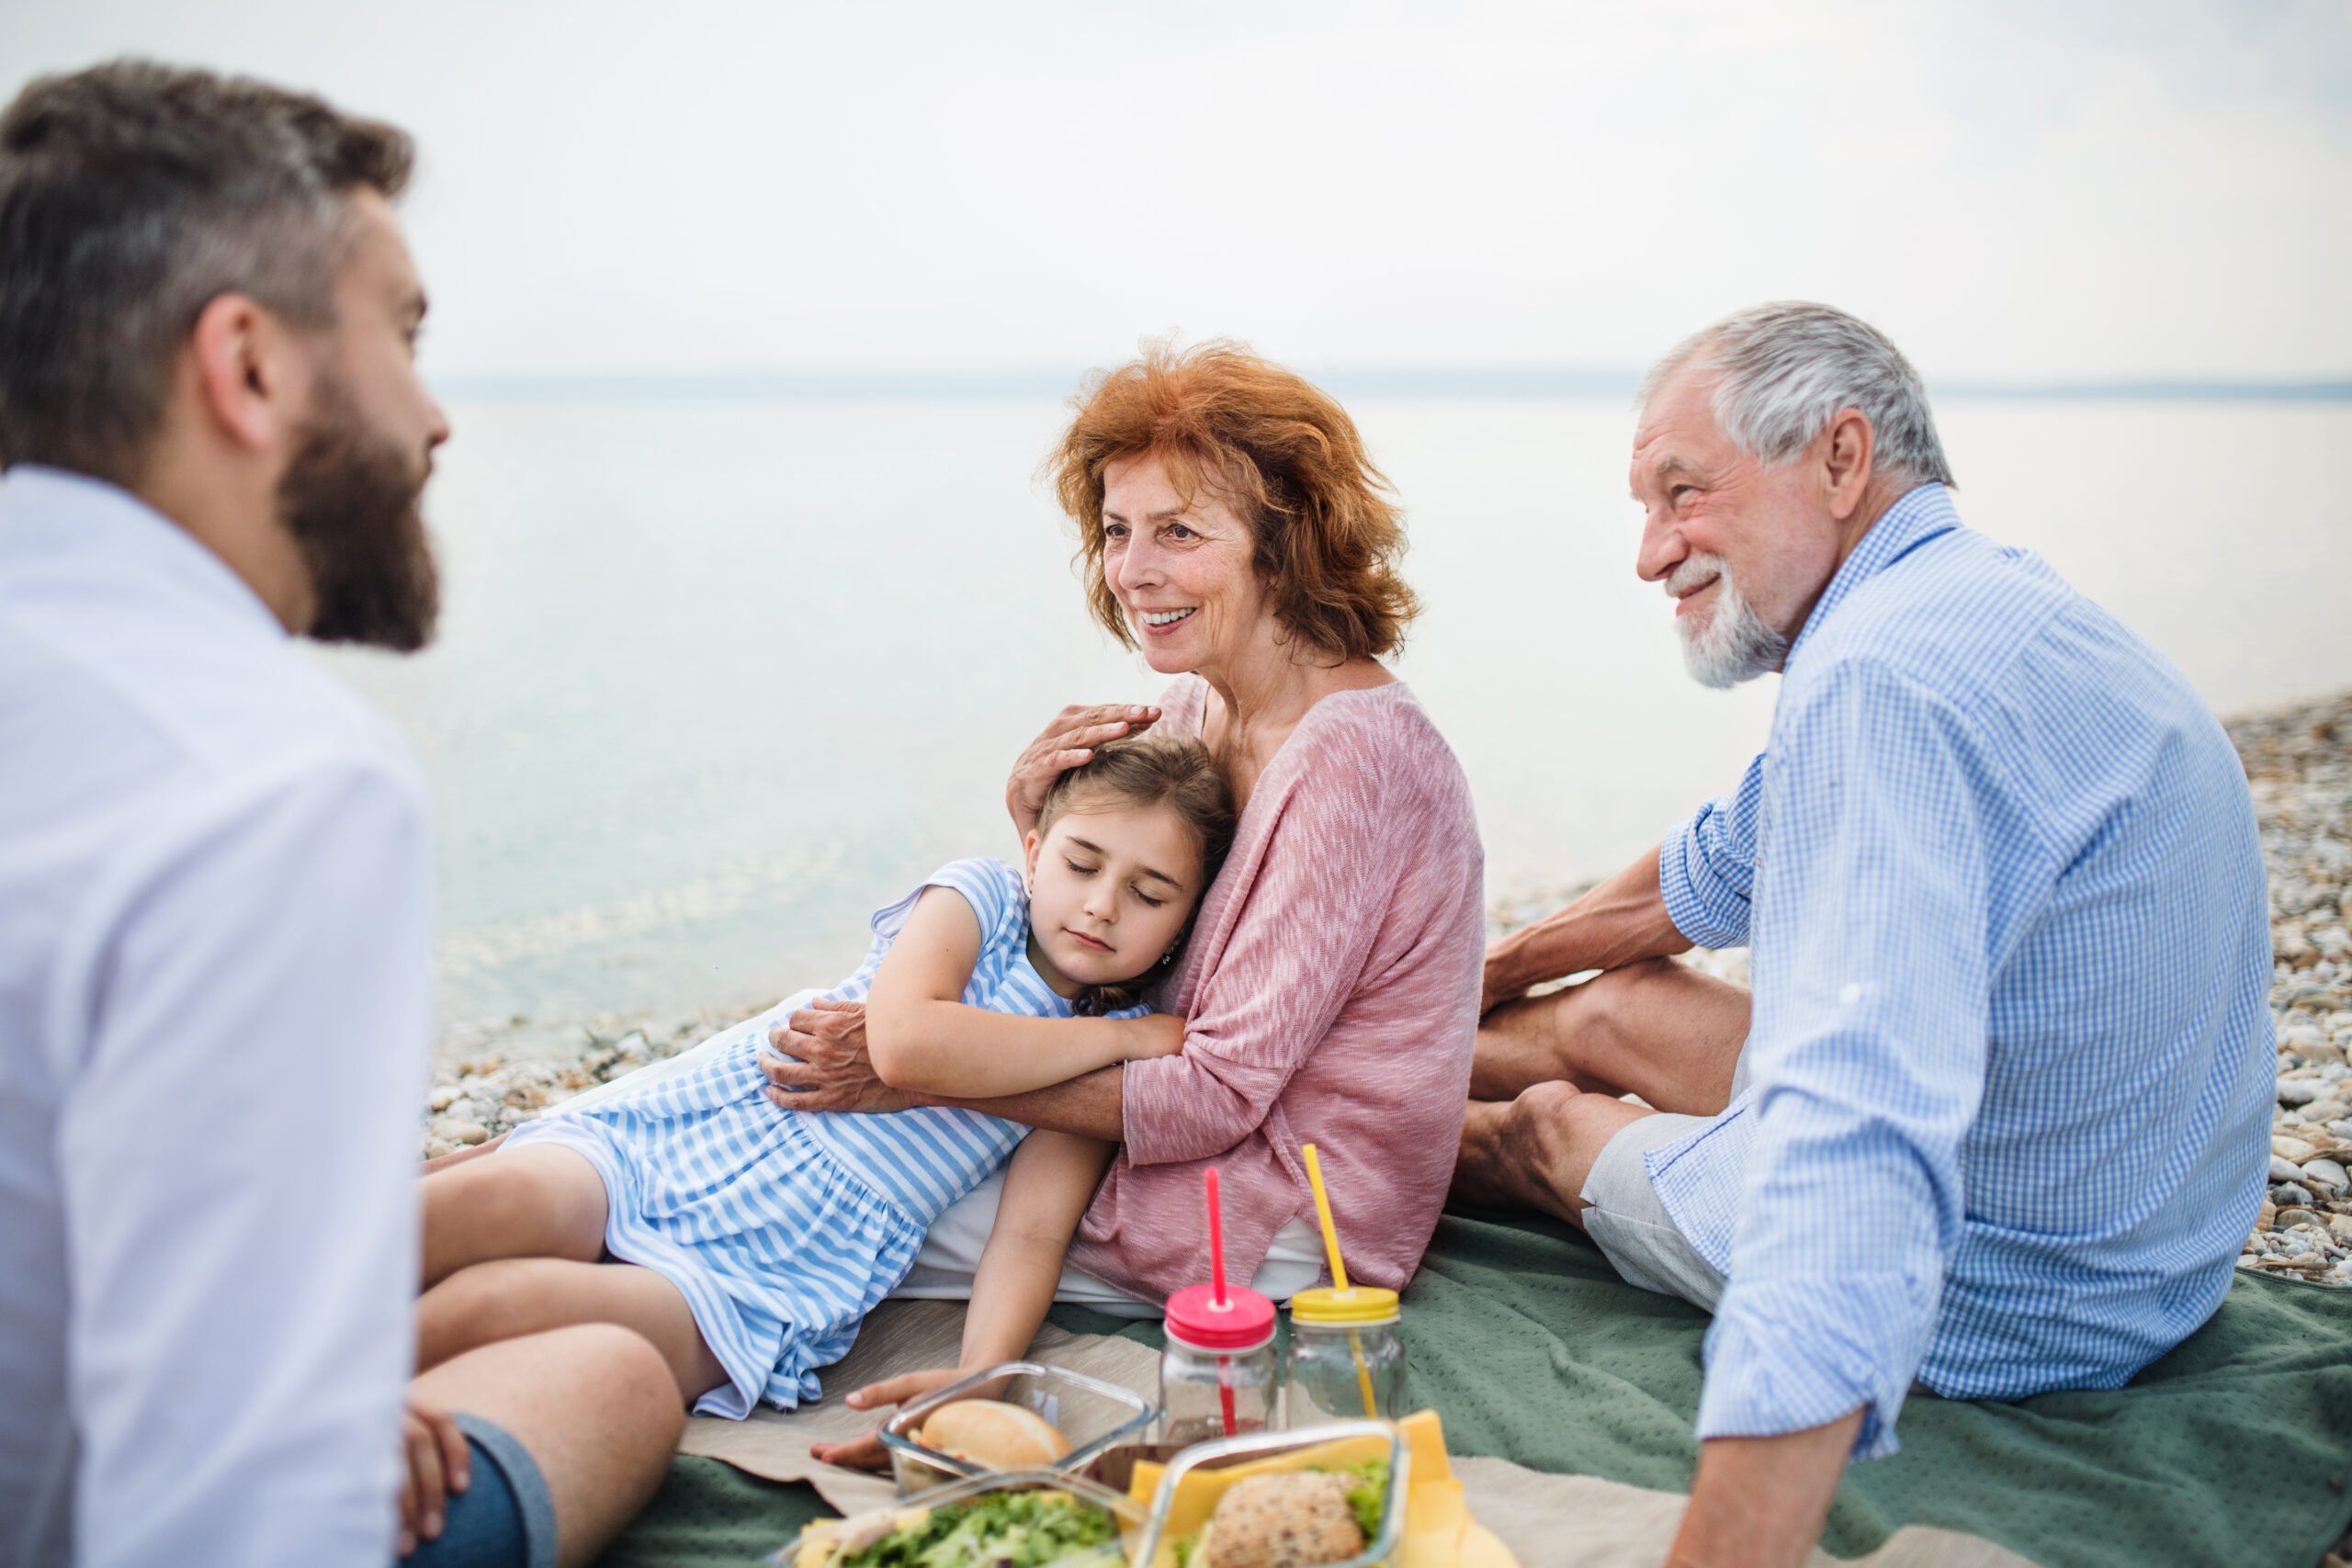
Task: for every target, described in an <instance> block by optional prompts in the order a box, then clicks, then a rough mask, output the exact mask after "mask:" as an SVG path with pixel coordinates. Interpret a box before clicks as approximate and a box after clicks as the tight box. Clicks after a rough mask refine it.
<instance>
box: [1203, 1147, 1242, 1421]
mask: <svg viewBox="0 0 2352 1568" xmlns="http://www.w3.org/2000/svg"><path fill="white" fill-rule="evenodd" d="M1205 1179H1206V1180H1207V1182H1208V1189H1209V1278H1210V1280H1212V1281H1213V1282H1214V1284H1215V1287H1216V1294H1215V1297H1214V1298H1213V1300H1212V1303H1211V1304H1212V1305H1214V1306H1216V1307H1217V1308H1218V1309H1219V1310H1221V1311H1227V1312H1229V1311H1231V1310H1232V1304H1233V1303H1230V1302H1228V1301H1227V1300H1226V1299H1225V1215H1224V1213H1223V1212H1222V1211H1221V1210H1220V1209H1219V1207H1218V1205H1217V1201H1216V1167H1215V1166H1210V1167H1209V1168H1208V1170H1207V1173H1206V1178H1205ZM1216 1397H1217V1404H1219V1405H1220V1406H1221V1407H1222V1408H1223V1410H1224V1414H1225V1435H1226V1436H1227V1437H1228V1438H1230V1437H1232V1436H1233V1435H1234V1434H1235V1433H1237V1432H1238V1431H1239V1430H1240V1429H1241V1424H1240V1421H1239V1420H1238V1416H1237V1413H1236V1412H1235V1410H1234V1408H1233V1362H1232V1361H1231V1359H1228V1358H1227V1357H1225V1356H1222V1355H1220V1356H1219V1357H1217V1359H1216Z"/></svg>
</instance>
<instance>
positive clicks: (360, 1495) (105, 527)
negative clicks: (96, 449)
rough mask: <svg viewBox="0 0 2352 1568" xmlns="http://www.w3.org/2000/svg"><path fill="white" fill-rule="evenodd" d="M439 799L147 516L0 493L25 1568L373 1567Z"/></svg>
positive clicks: (7, 1441) (9, 1069) (384, 1502)
mask: <svg viewBox="0 0 2352 1568" xmlns="http://www.w3.org/2000/svg"><path fill="white" fill-rule="evenodd" d="M428 942H429V910H428V889H427V866H426V848H425V825H424V795H423V791H422V788H421V786H420V784H419V782H418V780H417V777H416V773H415V770H414V766H413V763H412V761H410V759H409V757H408V755H407V753H406V751H405V750H404V748H403V747H402V745H401V742H400V740H399V739H397V737H395V736H394V735H393V734H392V733H391V731H390V728H389V726H388V725H386V724H385V723H384V722H383V721H382V720H381V719H380V718H379V717H378V716H375V715H373V714H372V713H370V712H369V711H368V709H366V708H365V707H364V706H362V705H360V704H359V703H358V702H357V701H356V699H354V698H353V697H352V696H350V695H349V694H347V693H345V691H344V690H342V689H341V688H340V687H339V686H337V685H336V684H335V683H334V682H333V681H332V680H331V679H330V678H329V677H327V676H326V675H325V674H324V673H322V671H319V670H317V669H316V668H314V667H313V666H312V665H311V664H310V663H309V662H308V661H307V660H304V659H303V658H302V657H301V655H300V652H299V651H298V650H297V649H295V648H294V647H293V645H292V644H291V642H290V640H289V639H288V637H287V636H286V634H285V632H284V630H283V629H282V628H281V627H279V626H278V625H277V622H276V620H274V619H273V618H272V617H271V615H270V614H269V612H268V611H267V610H266V608H265V607H264V606H263V604H261V602H260V601H259V600H258V599H257V598H255V597H254V593H253V592H252V591H251V590H250V589H248V588H247V587H246V586H245V584H244V583H243V581H241V580H240V579H239V578H238V577H236V576H235V575H234V574H233V573H232V572H231V571H230V570H229V569H228V568H227V567H226V566H225V565H223V564H222V563H221V561H220V559H219V558H216V557H214V556H213V555H212V554H211V553H210V552H209V551H208V550H207V549H205V548H204V547H202V546H200V545H199V544H198V543H197V542H196V541H195V539H193V538H192V537H191V536H188V535H187V533H185V532H183V531H182V530H181V529H180V528H179V527H177V526H176V525H174V524H172V523H171V522H170V521H168V520H167V519H165V518H164V517H162V516H161V515H159V514H157V513H154V512H153V511H151V510H149V509H148V508H147V507H146V506H144V505H143V504H141V502H138V501H136V500H134V499H133V498H132V497H130V495H128V494H126V493H125V492H123V491H119V490H117V489H115V488H113V487H111V486H108V485H105V484H101V483H98V482H96V481H95V480H91V479H83V478H80V477H78V476H74V475H69V474H63V473H60V472H57V471H55V470H52V469H42V468H31V467H28V466H19V467H17V468H14V469H11V470H10V471H9V472H8V474H7V476H6V479H0V1568H18V1565H20V1564H22V1565H30V1564H48V1563H55V1562H68V1561H71V1562H79V1563H85V1564H91V1565H101V1564H102V1565H105V1568H117V1565H130V1564H156V1565H158V1568H161V1565H164V1564H170V1565H173V1568H187V1565H190V1564H203V1563H233V1564H238V1565H240V1568H262V1565H265V1564H278V1563H284V1564H289V1565H290V1564H298V1563H299V1564H302V1565H303V1568H324V1565H330V1564H339V1563H355V1564H356V1563H366V1564H368V1565H369V1568H382V1564H383V1563H384V1562H385V1561H386V1560H387V1558H388V1557H389V1556H390V1550H391V1546H392V1534H393V1529H394V1517H393V1494H394V1489H395V1487H396V1485H397V1484H398V1481H399V1476H400V1472H399V1470H398V1468H397V1451H396V1450H397V1433H398V1430H399V1409H400V1403H401V1390H402V1384H403V1382H405V1380H406V1378H407V1376H408V1372H409V1367H410V1362H411V1360H412V1358H413V1330H412V1327H411V1303H412V1299H413V1293H414V1291H415V1286H416V1270H417V1234H416V1232H417V1207H416V1195H415V1188H414V1178H415V1164H414V1162H415V1156H416V1144H415V1139H416V1132H415V1128H416V1115H417V1103H418V1095H419V1093H420V1091H421V1089H422V1087H423V1083H424V1068H425V1045H426V1041H427V1038H428V1032H429V1029H430V1023H431V997H430V968H429V963H430V957H429V949H428Z"/></svg>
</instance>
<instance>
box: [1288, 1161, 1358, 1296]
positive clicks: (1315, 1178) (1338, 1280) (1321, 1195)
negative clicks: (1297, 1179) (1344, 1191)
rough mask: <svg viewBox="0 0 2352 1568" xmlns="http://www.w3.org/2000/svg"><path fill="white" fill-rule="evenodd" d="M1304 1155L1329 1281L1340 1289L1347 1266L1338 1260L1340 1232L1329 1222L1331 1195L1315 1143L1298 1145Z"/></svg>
mask: <svg viewBox="0 0 2352 1568" xmlns="http://www.w3.org/2000/svg"><path fill="white" fill-rule="evenodd" d="M1298 1152H1299V1153H1300V1154H1302V1155H1304V1156H1306V1180H1307V1185H1309V1186H1311V1187H1313V1188H1314V1189H1315V1217H1316V1218H1317V1219H1318V1220H1320V1221H1322V1222H1323V1245H1324V1247H1326V1248H1328V1249H1329V1252H1330V1254H1331V1283H1332V1284H1334V1285H1337V1286H1338V1287H1339V1288H1340V1290H1343V1291H1344V1290H1346V1289H1347V1288H1348V1266H1347V1265H1346V1264H1344V1263H1342V1262H1340V1232H1339V1230H1338V1228H1337V1227H1336V1226H1334V1225H1333V1224H1331V1195H1330V1194H1329V1192H1326V1191H1324V1190H1323V1162H1322V1161H1320V1160H1318V1159H1317V1158H1316V1157H1315V1145H1313V1144H1306V1145H1301V1146H1300V1148H1299V1151H1298Z"/></svg>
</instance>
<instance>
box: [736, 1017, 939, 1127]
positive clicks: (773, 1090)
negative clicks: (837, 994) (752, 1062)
mask: <svg viewBox="0 0 2352 1568" xmlns="http://www.w3.org/2000/svg"><path fill="white" fill-rule="evenodd" d="M768 1047H769V1049H768V1051H763V1052H761V1053H760V1071H762V1072H763V1073H765V1074H766V1075H767V1077H768V1080H769V1081H768V1091H767V1092H768V1098H769V1099H770V1100H774V1101H775V1103H776V1104H778V1105H781V1106H783V1107H784V1108H785V1109H786V1111H904V1110H906V1109H907V1108H908V1107H910V1106H911V1105H913V1104H915V1103H916V1101H915V1100H912V1099H911V1098H910V1097H909V1096H907V1095H904V1094H901V1093H900V1092H899V1090H897V1089H892V1088H891V1087H890V1086H889V1085H888V1084H886V1083H884V1082H883V1081H882V1080H881V1079H880V1078H878V1077H875V1076H874V1064H873V1062H872V1061H871V1060H869V1059H868V1057H867V1056H866V1054H865V1004H864V1003H862V1002H835V1001H827V1000H826V999H824V998H821V997H820V998H818V999H817V1000H816V1001H814V1002H811V1003H810V1004H809V1006H807V1007H805V1008H801V1009H799V1010H797V1011H796V1012H794V1013H793V1015H792V1016H791V1017H790V1018H788V1019H786V1020H785V1021H784V1024H783V1026H782V1027H780V1028H776V1029H771V1030H769V1031H768ZM771 1052H780V1053H782V1055H785V1056H797V1057H798V1058H799V1060H798V1061H796V1062H787V1061H784V1060H781V1059H780V1058H779V1057H778V1056H777V1055H771V1054H770V1053H771Z"/></svg>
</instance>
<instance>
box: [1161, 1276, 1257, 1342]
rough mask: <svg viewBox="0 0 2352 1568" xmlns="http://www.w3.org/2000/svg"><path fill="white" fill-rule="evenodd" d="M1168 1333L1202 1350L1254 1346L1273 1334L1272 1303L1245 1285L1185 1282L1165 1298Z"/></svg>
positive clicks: (1171, 1336) (1171, 1337) (1173, 1337)
mask: <svg viewBox="0 0 2352 1568" xmlns="http://www.w3.org/2000/svg"><path fill="white" fill-rule="evenodd" d="M1168 1337H1170V1339H1181V1340H1182V1341H1183V1342H1184V1343H1185V1344H1187V1345H1190V1346H1193V1348H1196V1349H1202V1350H1254V1349H1256V1348H1258V1347H1259V1346H1261V1345H1263V1344H1264V1343H1265V1342H1266V1341H1267V1340H1269V1339H1272V1337H1274V1303H1272V1302H1270V1301H1268V1300H1267V1299H1266V1298H1265V1297H1263V1296H1261V1295H1260V1294H1259V1293H1258V1292H1255V1291H1253V1290H1250V1288H1249V1287H1248V1286H1246V1285H1227V1287H1226V1288H1225V1304H1224V1305H1223V1306H1219V1305H1217V1303H1216V1286H1215V1285H1187V1286H1185V1287H1184V1288H1183V1289H1182V1290H1181V1291H1179V1292H1176V1293H1175V1294H1174V1295H1172V1296H1170V1297H1169V1298H1168Z"/></svg>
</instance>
